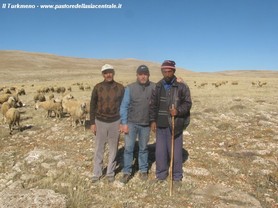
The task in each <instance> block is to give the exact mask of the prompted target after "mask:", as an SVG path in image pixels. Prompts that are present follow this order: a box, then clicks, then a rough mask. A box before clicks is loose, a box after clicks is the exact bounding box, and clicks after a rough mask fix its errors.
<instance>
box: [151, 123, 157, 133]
mask: <svg viewBox="0 0 278 208" xmlns="http://www.w3.org/2000/svg"><path fill="white" fill-rule="evenodd" d="M151 130H152V131H153V132H155V131H156V122H154V121H153V122H151Z"/></svg>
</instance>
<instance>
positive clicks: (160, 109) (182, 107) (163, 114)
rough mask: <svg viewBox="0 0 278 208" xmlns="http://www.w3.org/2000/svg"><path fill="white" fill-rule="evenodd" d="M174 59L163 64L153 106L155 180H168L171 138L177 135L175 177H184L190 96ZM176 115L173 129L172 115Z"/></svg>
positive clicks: (152, 102)
mask: <svg viewBox="0 0 278 208" xmlns="http://www.w3.org/2000/svg"><path fill="white" fill-rule="evenodd" d="M175 70H176V68H175V62H174V61H170V60H166V61H164V62H163V63H162V65H161V72H162V74H163V79H162V80H160V81H159V82H158V83H157V84H156V88H155V90H154V91H153V93H152V97H151V105H150V121H151V129H152V131H154V132H156V151H155V157H156V179H157V180H165V179H166V178H167V176H168V174H169V161H170V155H171V138H172V134H174V138H175V140H174V162H173V180H174V181H177V182H180V181H181V180H182V177H183V170H182V161H183V158H182V148H183V130H184V129H185V128H186V127H187V126H188V124H189V121H190V109H191V105H192V102H191V96H190V90H189V87H188V86H187V85H186V84H185V83H184V82H177V78H176V76H175V75H174V74H175ZM172 116H174V125H175V126H174V132H172V122H171V117H172Z"/></svg>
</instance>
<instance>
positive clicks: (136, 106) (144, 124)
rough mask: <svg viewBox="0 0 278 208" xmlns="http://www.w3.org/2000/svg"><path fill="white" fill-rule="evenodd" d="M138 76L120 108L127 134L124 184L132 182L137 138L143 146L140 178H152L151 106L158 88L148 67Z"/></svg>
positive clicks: (140, 70)
mask: <svg viewBox="0 0 278 208" xmlns="http://www.w3.org/2000/svg"><path fill="white" fill-rule="evenodd" d="M136 76H137V80H136V82H134V83H132V84H130V85H128V86H127V87H126V89H125V93H124V98H123V101H122V103H121V107H120V115H121V124H122V128H121V131H122V132H123V133H125V150H124V162H123V170H122V172H123V177H122V179H121V182H122V183H127V182H128V181H129V179H130V178H131V174H132V163H133V155H134V146H135V142H136V138H137V136H138V144H139V155H138V162H139V177H140V178H141V179H142V180H147V178H148V148H147V145H148V142H149V136H150V120H149V105H150V98H151V95H152V91H153V90H154V88H155V84H154V83H153V82H150V81H149V77H150V72H149V69H148V67H147V66H146V65H140V66H139V67H138V68H137V73H136Z"/></svg>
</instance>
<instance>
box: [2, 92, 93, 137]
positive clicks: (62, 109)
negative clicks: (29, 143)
mask: <svg viewBox="0 0 278 208" xmlns="http://www.w3.org/2000/svg"><path fill="white" fill-rule="evenodd" d="M23 92H24V93H23ZM65 92H66V90H64V88H63V89H59V92H58V93H64V95H63V96H62V97H61V98H56V99H55V98H54V95H53V94H50V95H49V98H48V99H46V98H45V93H46V92H41V90H39V91H38V94H36V95H35V96H34V101H35V110H37V109H44V110H45V111H46V117H52V116H55V117H56V118H58V119H60V118H62V117H63V116H65V115H66V114H68V115H69V116H70V117H71V125H72V126H73V127H76V126H77V124H81V125H84V129H85V121H86V118H88V115H89V111H90V103H89V102H90V101H89V100H87V101H81V100H77V99H75V98H74V97H73V96H72V94H71V93H67V94H65ZM19 95H25V91H24V90H23V89H21V90H18V89H8V88H0V105H1V114H2V116H3V119H2V121H3V123H4V124H8V125H9V130H10V134H12V133H13V130H14V129H15V127H17V129H18V130H19V131H22V127H21V125H20V120H21V119H20V111H19V110H18V108H19V107H24V106H25V104H23V103H22V102H21V101H20V99H19Z"/></svg>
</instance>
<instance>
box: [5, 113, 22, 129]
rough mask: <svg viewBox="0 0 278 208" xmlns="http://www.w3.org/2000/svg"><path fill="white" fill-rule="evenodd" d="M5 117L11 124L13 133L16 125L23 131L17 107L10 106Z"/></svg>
mask: <svg viewBox="0 0 278 208" xmlns="http://www.w3.org/2000/svg"><path fill="white" fill-rule="evenodd" d="M5 117H6V119H7V123H8V124H9V129H10V134H12V133H13V127H14V126H15V125H17V126H18V129H19V131H21V126H20V123H19V122H20V112H19V111H18V110H17V109H16V108H10V109H9V110H8V111H7V112H6V114H5Z"/></svg>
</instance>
